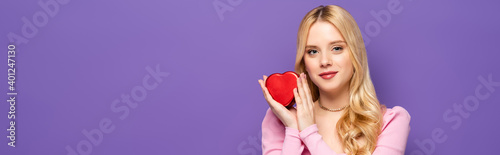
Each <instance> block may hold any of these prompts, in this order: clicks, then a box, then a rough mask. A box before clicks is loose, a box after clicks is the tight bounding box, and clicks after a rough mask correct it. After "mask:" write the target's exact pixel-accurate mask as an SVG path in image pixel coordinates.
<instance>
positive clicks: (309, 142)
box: [299, 106, 410, 155]
mask: <svg viewBox="0 0 500 155" xmlns="http://www.w3.org/2000/svg"><path fill="white" fill-rule="evenodd" d="M383 120H384V125H383V128H382V132H381V134H380V135H379V137H378V140H377V146H376V148H375V151H374V152H373V155H403V154H404V151H405V148H406V141H407V139H408V134H409V133H410V125H409V124H410V115H409V114H408V112H407V111H406V110H405V109H404V108H402V107H399V106H396V107H394V108H392V109H388V110H387V112H386V113H385V114H384V117H383ZM299 136H300V138H301V140H302V141H303V142H304V144H305V145H306V146H307V149H308V150H309V152H311V154H318V155H322V154H330V155H345V154H338V153H336V152H335V151H333V150H332V149H331V148H330V147H329V146H328V144H326V142H325V141H323V138H322V136H321V135H320V134H319V133H318V127H317V125H316V124H313V125H311V126H309V127H307V128H306V129H304V130H303V131H302V132H300V134H299Z"/></svg>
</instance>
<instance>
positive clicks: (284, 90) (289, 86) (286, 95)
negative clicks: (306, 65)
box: [266, 71, 299, 107]
mask: <svg viewBox="0 0 500 155" xmlns="http://www.w3.org/2000/svg"><path fill="white" fill-rule="evenodd" d="M298 78H299V75H298V74H297V73H295V72H292V71H288V72H285V73H283V74H281V73H274V74H271V75H269V77H268V78H267V80H266V87H267V90H269V94H271V96H272V97H273V99H274V100H276V101H277V102H278V103H281V104H282V105H283V106H285V107H286V106H289V105H290V103H292V102H293V100H294V97H293V89H294V88H297V79H298Z"/></svg>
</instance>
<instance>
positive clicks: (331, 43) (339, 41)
mask: <svg viewBox="0 0 500 155" xmlns="http://www.w3.org/2000/svg"><path fill="white" fill-rule="evenodd" d="M341 43H343V44H345V41H343V40H335V41H332V42H330V44H329V45H334V44H341Z"/></svg>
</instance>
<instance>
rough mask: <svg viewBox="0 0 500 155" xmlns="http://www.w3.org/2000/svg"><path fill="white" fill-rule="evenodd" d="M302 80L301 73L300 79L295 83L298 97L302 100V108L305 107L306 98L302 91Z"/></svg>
mask: <svg viewBox="0 0 500 155" xmlns="http://www.w3.org/2000/svg"><path fill="white" fill-rule="evenodd" d="M303 79H304V77H303V73H301V74H300V78H299V79H298V83H297V87H298V88H299V89H298V93H299V95H300V99H301V100H302V104H303V105H302V106H303V107H307V106H308V105H307V97H306V93H305V90H304V84H303V83H304V82H302V81H303Z"/></svg>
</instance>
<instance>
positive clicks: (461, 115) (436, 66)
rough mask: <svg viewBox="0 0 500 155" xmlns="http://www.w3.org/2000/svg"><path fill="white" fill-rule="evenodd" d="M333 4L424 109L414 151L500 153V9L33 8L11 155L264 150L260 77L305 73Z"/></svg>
mask: <svg viewBox="0 0 500 155" xmlns="http://www.w3.org/2000/svg"><path fill="white" fill-rule="evenodd" d="M322 4H323V5H327V4H337V5H340V6H342V7H344V8H346V9H347V10H348V11H350V12H351V14H352V15H353V16H354V18H355V19H356V20H357V22H358V24H359V26H360V27H361V29H362V31H363V33H364V39H365V41H366V43H367V51H368V56H369V65H370V69H371V76H372V78H373V80H374V84H375V87H376V90H377V93H378V96H379V99H380V101H381V103H382V104H385V105H387V106H388V107H393V106H396V105H399V106H403V107H404V108H406V109H407V110H408V111H409V112H410V115H411V116H412V120H411V133H410V136H409V140H408V143H407V150H406V154H414V155H418V154H464V155H465V154H494V153H495V152H496V144H498V142H497V140H498V139H500V134H499V133H498V129H499V127H500V126H499V125H498V123H497V121H496V120H498V118H499V114H498V112H497V110H498V109H499V108H500V105H499V103H500V97H499V96H500V95H499V94H500V86H499V85H500V84H499V83H498V82H500V70H499V67H500V63H499V61H498V58H499V56H500V54H498V48H497V45H498V41H499V39H498V36H499V35H500V30H499V27H500V18H499V17H500V16H498V15H499V14H500V10H499V9H498V6H499V4H500V3H499V2H497V1H491V0H490V1H488V0H485V1H452V0H443V1H429V0H376V1H360V0H351V1H339V0H333V1H332V0H328V1H326V0H322V1H314V2H309V1H294V2H285V1H280V2H278V1H248V0H227V1H226V0H208V1H197V2H194V1H160V0H149V1H140V2H139V1H96V0H89V1H70V0H66V1H64V0H22V1H2V2H1V5H0V23H1V24H0V44H1V48H2V49H3V51H4V53H3V54H0V56H1V59H2V60H5V59H7V51H8V49H7V46H8V45H9V44H10V43H15V45H16V57H15V59H16V70H17V72H16V84H15V86H16V88H17V89H16V92H17V93H18V95H17V96H16V105H15V112H16V118H15V122H16V125H15V128H16V130H15V134H16V135H15V136H16V139H15V144H16V147H15V148H13V147H11V146H9V145H7V143H8V142H10V140H9V138H7V136H8V135H9V134H10V132H9V131H7V130H6V129H9V128H10V125H9V121H10V119H8V117H7V115H8V112H9V111H10V110H9V108H10V105H9V102H6V101H5V100H7V99H8V96H4V97H3V99H4V101H2V102H1V103H2V104H1V106H0V116H1V117H0V127H1V129H0V137H1V140H0V142H1V143H0V154H12V155H21V154H24V155H25V154H35V153H36V154H71V153H69V152H71V150H74V151H75V152H76V153H78V154H95V155H97V154H107V155H109V154H242V155H243V154H245V155H250V154H261V148H260V125H261V121H262V118H263V117H264V114H265V111H266V109H267V108H268V106H267V104H266V101H265V100H264V99H263V97H262V93H261V91H260V87H259V86H258V83H257V79H259V78H261V76H262V75H263V74H267V75H269V74H271V73H274V72H283V71H286V70H293V64H294V60H295V46H296V45H295V43H296V33H297V29H298V25H299V22H300V20H301V19H302V17H303V16H304V15H305V14H306V12H307V11H309V10H311V9H312V8H314V7H316V6H319V5H322ZM382 15H390V18H387V17H388V16H382ZM3 62H4V63H6V62H5V61H3ZM4 65H5V64H4ZM7 68H8V66H7V65H5V67H4V68H3V69H4V70H7ZM3 73H4V74H6V71H3ZM2 76H4V77H6V76H7V75H2ZM4 82H5V83H3V84H1V87H2V88H0V90H2V94H6V93H7V92H8V90H7V88H8V84H7V79H4ZM86 135H91V136H90V138H89V136H86ZM68 150H70V151H68Z"/></svg>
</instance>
